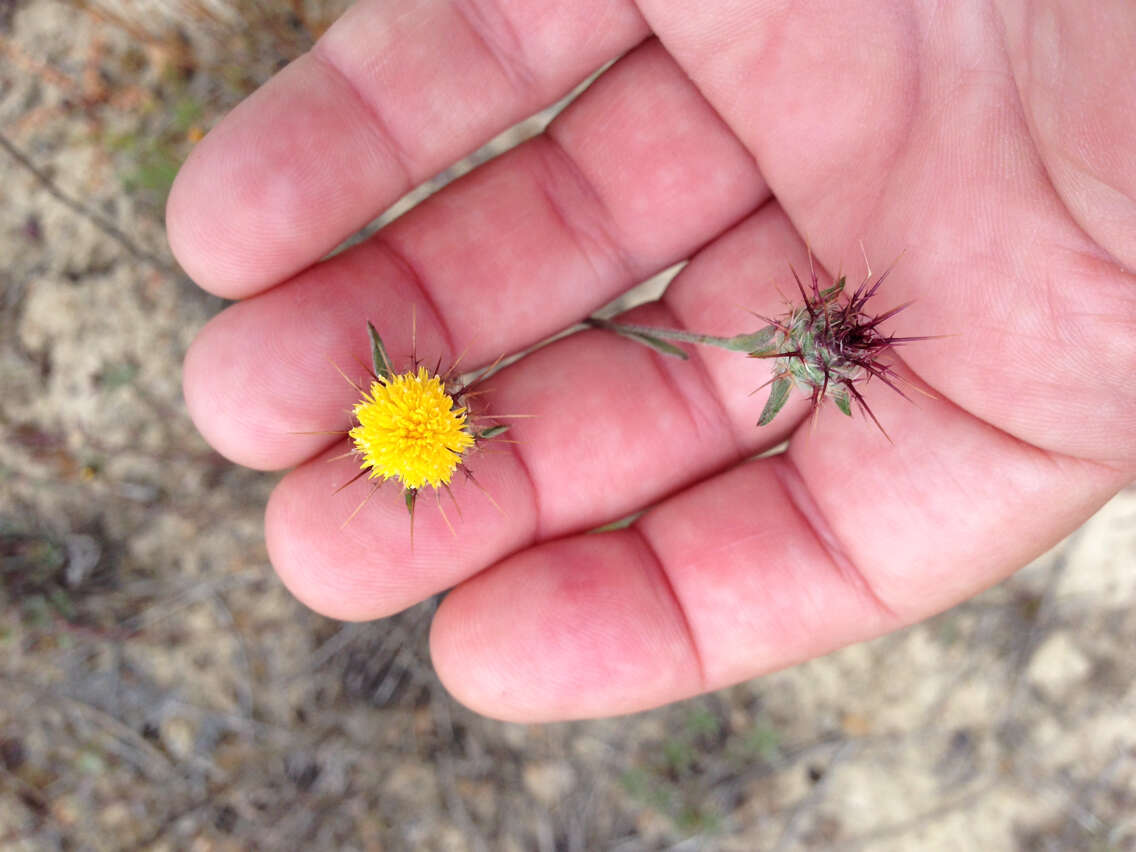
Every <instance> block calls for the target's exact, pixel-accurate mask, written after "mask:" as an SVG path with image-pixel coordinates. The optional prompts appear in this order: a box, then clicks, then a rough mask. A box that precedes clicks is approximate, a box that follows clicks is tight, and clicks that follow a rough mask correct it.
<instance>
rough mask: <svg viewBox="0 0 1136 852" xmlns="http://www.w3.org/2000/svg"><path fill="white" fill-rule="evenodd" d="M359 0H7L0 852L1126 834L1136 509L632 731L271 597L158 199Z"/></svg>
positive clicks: (2, 89)
mask: <svg viewBox="0 0 1136 852" xmlns="http://www.w3.org/2000/svg"><path fill="white" fill-rule="evenodd" d="M343 5H344V4H343V2H341V0H307V2H305V0H292V2H284V3H275V4H270V3H266V2H261V0H165V2H161V1H160V0H149V2H148V1H147V0H74V2H66V1H65V0H0V849H4V850H8V849H12V850H23V849H27V850H56V849H58V850H64V849H66V850H86V849H92V850H121V849H139V850H142V849H146V850H151V849H152V850H160V849H192V850H214V849H216V850H228V849H234V850H235V849H359V850H380V849H382V850H401V849H415V850H418V849H426V850H430V849H439V850H442V849H445V850H466V849H469V850H497V849H504V850H530V849H531V850H542V852H543V850H548V851H549V852H552V850H594V849H605V850H606V849H612V850H627V852H632V850H655V849H710V850H718V849H721V850H759V849H770V850H796V849H840V850H849V849H873V850H875V849H880V850H890V849H895V850H908V849H921V850H923V849H951V850H953V849H966V850H970V849H983V850H998V849H1023V850H1049V849H1053V850H1070V849H1077V850H1081V849H1086V850H1102V852H1103V850H1130V849H1136V817H1134V814H1136V687H1134V682H1136V677H1134V675H1136V662H1134V656H1133V653H1132V649H1133V648H1136V607H1134V606H1133V603H1134V601H1136V571H1133V570H1132V567H1133V565H1136V494H1134V493H1133V491H1132V490H1131V489H1130V490H1129V491H1127V492H1125V493H1123V494H1121V495H1120V496H1119V497H1117V498H1116V499H1115V500H1114V501H1113V502H1112V503H1111V504H1109V506H1107V507H1106V508H1105V509H1104V510H1103V511H1102V512H1101V513H1100V514H1098V516H1097V517H1095V518H1094V519H1093V520H1092V521H1091V522H1090V523H1089V524H1088V525H1086V527H1084V528H1083V529H1082V530H1081V531H1079V532H1078V533H1077V534H1075V535H1074V536H1073V537H1072V538H1071V539H1070V540H1069V541H1068V542H1066V543H1064V544H1063V545H1062V546H1060V547H1059V548H1057V549H1056V550H1055V551H1054V552H1052V553H1050V554H1048V555H1047V556H1046V557H1045V558H1043V559H1041V560H1039V561H1038V562H1037V563H1036V564H1034V565H1032V566H1030V567H1029V568H1028V569H1026V570H1025V571H1023V572H1021V573H1020V574H1019V575H1017V576H1016V577H1015V578H1013V579H1012V580H1011V581H1009V582H1007V583H1006V584H1003V585H1002V586H1001V587H999V588H997V589H994V590H992V591H991V592H989V593H987V594H985V595H983V596H981V597H980V598H978V599H976V600H974V601H972V602H970V603H967V604H965V605H963V606H961V607H959V608H957V609H955V610H953V611H951V612H949V613H946V614H944V615H942V616H940V617H939V618H937V619H934V620H933V621H931V622H929V623H928V624H925V625H921V626H919V627H916V628H913V629H911V630H908V631H905V632H903V633H901V634H898V635H895V636H891V637H886V638H884V639H881V640H878V641H876V642H873V643H869V644H866V645H861V646H857V647H854V648H850V649H847V650H845V651H843V652H841V653H838V654H834V655H831V656H830V657H827V658H825V659H822V660H817V661H813V662H811V663H809V664H807V665H804V666H800V667H797V668H795V669H793V670H791V671H787V672H781V673H778V674H774V675H771V676H768V677H766V678H762V679H759V680H755V681H753V682H751V683H747V684H742V685H739V686H737V687H734V688H732V689H728V690H724V691H722V692H719V693H717V694H714V695H710V696H706V697H704V698H701V699H697V700H692V701H688V702H685V703H682V704H679V705H675V706H672V707H668V708H663V709H660V710H658V711H654V712H651V713H644V714H640V715H637V716H634V717H630V718H628V719H618V720H605V721H596V722H581V723H572V724H560V725H546V726H520V725H508V724H502V723H496V722H492V721H488V720H485V719H482V718H480V717H477V716H475V715H474V714H471V713H469V712H468V711H466V710H465V709H463V708H462V707H460V706H459V705H457V704H455V703H454V702H453V701H452V700H451V699H450V698H449V697H448V695H447V694H446V693H445V691H444V690H443V689H442V688H441V687H440V686H439V684H438V682H437V681H436V679H435V677H434V675H433V673H432V671H431V669H430V665H429V660H428V656H427V653H426V648H425V637H426V631H427V628H428V625H429V620H430V617H431V614H432V611H433V607H434V606H435V602H433V601H429V602H426V603H424V604H422V605H420V606H418V607H416V608H414V609H412V610H410V611H408V612H405V613H403V614H401V615H399V616H397V617H394V618H391V619H386V620H384V621H382V622H377V623H373V624H360V625H342V624H338V623H335V622H332V621H329V620H327V619H324V618H320V617H318V616H316V615H313V614H311V613H309V612H307V611H306V610H305V609H304V608H303V607H301V606H300V605H298V604H297V603H295V602H294V601H293V600H292V599H291V598H290V597H289V595H288V594H287V593H286V592H285V591H284V590H283V589H282V588H281V586H280V585H279V583H278V582H277V580H276V579H275V577H274V576H273V574H272V571H271V569H270V567H269V566H268V563H267V558H266V555H265V551H264V545H263V540H262V528H261V515H262V510H263V505H264V501H265V499H266V497H267V494H268V492H269V490H270V489H271V486H272V483H273V477H271V476H268V475H264V474H259V473H255V472H251V471H247V470H242V469H239V468H236V467H234V466H232V465H230V464H229V463H227V462H226V461H224V460H223V459H222V458H220V457H219V456H217V455H216V454H215V453H213V452H212V451H211V450H210V449H209V448H208V447H207V446H206V445H205V444H204V443H203V442H202V441H201V439H200V438H199V437H198V436H197V435H196V433H195V432H194V430H193V428H192V426H191V425H190V423H189V422H188V420H187V418H186V415H185V411H184V407H183V404H182V401H181V395H180V376H179V372H180V363H181V360H182V357H183V355H184V353H185V349H186V347H187V345H188V343H189V341H190V340H191V339H192V337H193V334H194V332H195V331H196V329H198V328H199V327H200V326H201V325H202V324H203V323H204V322H205V321H206V320H207V319H208V317H209V316H211V315H212V314H213V313H215V312H216V311H218V310H219V309H220V308H221V307H222V303H221V302H220V300H218V299H216V298H213V297H211V296H208V295H206V294H204V293H202V292H201V291H199V290H197V289H196V288H195V287H194V286H193V285H192V283H191V282H190V281H188V280H187V279H186V277H185V276H184V275H183V274H182V273H181V272H180V271H179V270H178V269H177V266H176V264H175V262H174V261H173V259H172V257H171V256H170V254H169V252H168V249H167V247H166V244H165V237H164V230H163V223H162V211H163V204H164V201H165V197H166V195H167V193H168V192H169V189H170V185H171V182H172V180H173V177H174V175H175V174H176V172H177V169H178V166H179V164H180V163H181V162H182V160H183V159H184V158H185V156H186V155H187V153H188V152H189V150H190V149H191V148H192V146H193V145H194V144H195V143H196V142H197V141H198V140H199V139H201V138H202V136H203V135H204V134H205V133H206V132H208V130H209V128H210V127H211V126H212V125H213V124H215V123H216V122H217V120H218V119H219V117H220V116H222V115H223V114H224V113H225V112H226V111H227V110H228V109H230V108H231V107H232V106H233V105H235V104H236V103H237V102H238V101H239V100H240V99H241V98H243V97H244V96H245V95H247V94H248V93H249V92H251V91H252V90H253V89H255V88H256V87H257V86H258V85H259V84H260V83H262V82H263V81H264V80H266V79H267V78H268V77H269V76H271V74H273V73H274V72H275V71H276V70H278V69H279V68H280V67H282V66H283V65H284V64H285V63H287V62H288V61H289V60H290V59H292V58H294V57H296V56H297V55H299V54H300V53H302V52H303V51H305V50H306V49H308V48H309V47H310V46H311V44H312V43H313V41H314V40H315V39H316V38H318V37H319V35H320V33H321V32H322V31H323V30H324V29H326V27H327V26H328V25H329V24H330V22H331V21H332V20H334V18H335V16H336V15H337V14H338V13H339V12H340V11H341V9H342V6H343ZM547 118H548V115H547V114H545V115H542V116H537V117H534V118H533V119H532V120H530V121H529V122H526V123H525V124H524V125H522V126H521V127H519V128H517V129H515V130H513V131H511V132H510V133H508V134H505V135H504V136H502V137H501V138H499V139H498V140H495V142H494V143H493V144H492V145H490V146H488V147H487V148H486V149H485V150H483V151H481V152H478V154H476V155H474V156H473V157H471V158H470V159H469V160H467V161H466V162H464V163H462V164H459V165H458V166H456V167H455V168H454V169H451V170H449V171H448V172H446V173H445V174H442V175H439V176H438V177H437V178H436V179H435V180H433V181H431V182H430V183H429V184H428V185H426V186H424V187H422V188H420V189H419V190H417V191H416V192H415V193H414V194H412V196H410V197H409V198H408V199H405V200H404V201H402V202H400V204H399V205H398V206H396V208H395V209H394V210H392V211H388V213H387V214H386V217H387V218H389V217H390V216H393V215H397V213H399V212H400V211H402V210H405V209H406V208H407V207H408V206H410V205H412V204H413V203H415V202H416V201H417V200H419V199H420V198H421V197H423V196H424V195H426V194H428V193H429V192H431V191H433V190H434V189H436V188H437V187H439V186H441V185H442V184H444V183H445V182H447V181H448V180H450V179H452V178H453V177H455V176H456V175H458V174H460V173H461V172H462V171H463V170H465V169H468V168H470V167H473V166H475V165H476V164H477V163H479V162H481V161H483V160H485V159H487V158H488V157H490V156H493V155H494V154H496V153H499V152H500V150H502V149H504V148H505V147H507V146H508V145H510V144H513V143H515V142H516V141H518V140H519V139H521V138H523V137H525V136H527V135H531V134H532V133H534V132H539V129H540V127H541V126H542V123H543V122H544V121H546V120H547ZM376 224H378V223H376Z"/></svg>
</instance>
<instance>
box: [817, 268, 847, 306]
mask: <svg viewBox="0 0 1136 852" xmlns="http://www.w3.org/2000/svg"><path fill="white" fill-rule="evenodd" d="M844 284H845V276H843V275H841V276H840V277H839V278H837V279H836V283H835V284H833V285H832V286H831V287H829V288H828V289H827V290H821V292H820V297H821V298H822V299H823V300H824V301H826V302H827V301H829V300H830V299H832V298H833V297H835V296H837V295H839V293H840V292H841V291H842V290H843V289H844Z"/></svg>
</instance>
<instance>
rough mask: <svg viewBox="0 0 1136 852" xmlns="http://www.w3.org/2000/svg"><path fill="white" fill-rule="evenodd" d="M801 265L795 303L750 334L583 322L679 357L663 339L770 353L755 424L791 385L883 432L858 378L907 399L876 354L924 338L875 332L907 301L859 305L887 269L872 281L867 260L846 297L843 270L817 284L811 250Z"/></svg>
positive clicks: (771, 414) (777, 407) (773, 411)
mask: <svg viewBox="0 0 1136 852" xmlns="http://www.w3.org/2000/svg"><path fill="white" fill-rule="evenodd" d="M809 270H810V277H811V286H810V287H809V288H808V289H807V290H806V288H805V286H804V285H803V284H802V283H801V279H800V277H799V276H798V275H797V272H796V270H794V269H793V268H792V267H790V271H791V272H792V273H793V279H794V280H795V281H796V284H797V290H798V292H799V293H800V296H801V303H800V304H795V305H791V306H790V308H789V310H788V312H787V313H785V314H784V315H783V316H781V317H779V318H777V319H770V318H768V317H762V316H758V319H761V320H764V321H765V322H766V323H767V325H766V326H764V327H763V328H761V329H759V330H758V331H756V332H753V333H752V334H739V335H737V336H735V337H714V336H712V335H706V334H697V333H695V332H689V331H682V330H679V329H667V328H652V327H648V326H640V325H630V324H623V323H615V322H609V321H607V320H595V319H593V320H591V324H592V325H594V326H597V327H599V328H606V329H608V330H610V331H614V332H617V333H619V334H622V335H624V336H626V337H630V338H632V339H634V340H637V341H639V342H640V343H644V344H646V345H648V346H651V347H652V348H654V349H657V350H659V351H661V352H664V353H666V354H668V355H675V356H677V357H680V358H686V357H687V356H686V353H685V352H684V351H683V350H682V349H680V348H679V347H677V346H675V345H674V344H673V343H670V342H669V341H680V342H685V343H699V344H704V345H708V346H718V347H720V348H723V349H729V350H732V351H735V352H744V353H745V354H747V355H748V356H749V357H750V358H762V359H770V360H772V361H773V376H772V378H770V379H769V381H767V382H766V383H765V384H763V385H761V386H759V387H758V388H757V390H761V388H764V387H767V386H770V385H772V388H771V389H770V393H769V398H768V400H767V401H766V404H765V408H764V409H763V410H762V412H761V416H760V417H759V418H758V421H757V425H758V426H765V425H766V424H768V423H771V422H772V421H773V419H774V418H775V417H776V416H777V414H778V413H779V412H780V411H781V409H782V408H783V407H784V406H785V403H786V401H788V399H789V394H790V392H791V391H792V389H793V388H794V387H795V388H797V389H798V390H800V391H802V392H804V393H806V394H808V395H809V397H810V400H811V402H812V406H813V411H814V414H815V413H816V412H817V411H818V410H819V408H820V406H821V405H822V403H823V402H824V401H825V400H826V399H831V400H832V401H833V402H834V403H835V404H836V407H837V408H838V409H840V411H841V412H843V413H844V414H846V415H848V416H849V417H851V416H852V404H853V403H855V404H856V406H857V407H858V408H859V409H860V410H861V411H863V412H864V413H865V414H866V415H867V416H868V417H869V418H871V420H872V422H873V423H875V424H876V426H877V427H878V428H879V430H880V431H881V432H883V434H884V437H887V432H886V431H884V428H883V426H882V425H881V424H880V421H879V420H877V419H876V416H875V414H873V413H872V410H871V409H870V408H869V407H868V403H867V402H866V401H865V399H864V396H863V394H862V393H861V392H860V390H859V387H858V385H860V384H861V383H863V382H866V381H868V380H869V379H872V378H877V379H879V380H880V381H882V382H883V383H884V384H886V385H887V386H888V387H890V388H891V389H892V390H894V391H895V392H896V393H898V394H899V395H900V396H902V397H903V398H904V399H908V397H907V395H906V394H905V393H904V392H903V391H902V390H901V389H900V387H899V386H898V384H897V383H898V382H900V381H903V379H902V378H901V377H900V375H899V374H898V373H897V372H896V371H895V369H894V368H893V367H891V366H890V365H888V364H886V363H885V362H884V361H883V360H882V356H883V355H884V354H885V353H886V352H887V351H888V350H890V349H892V348H893V347H895V346H898V345H900V344H904V343H910V342H912V341H915V340H926V339H928V338H925V337H895V336H889V335H885V334H883V333H882V332H881V331H880V325H881V324H882V323H883V322H884V321H885V320H888V319H890V318H891V317H893V316H895V315H896V314H898V313H899V312H900V311H902V310H903V309H904V308H906V307H907V306H908V305H909V304H910V302H908V303H906V304H903V305H899V306H898V307H895V308H892V309H891V310H889V311H886V312H884V313H882V314H878V315H876V316H872V315H869V314H868V313H866V312H865V307H866V306H867V303H868V300H869V299H871V298H872V297H873V296H874V295H875V294H876V292H877V291H878V290H879V288H880V285H881V284H883V282H884V280H885V279H886V278H887V276H888V272H890V270H889V271H888V272H884V273H883V274H882V275H881V276H880V277H879V278H878V279H877V280H876V281H875V282H874V283H873V282H872V280H871V279H872V272H871V268H870V267H869V269H868V274H867V276H866V277H865V278H864V281H863V282H862V283H861V284H860V286H859V287H857V288H856V290H855V292H853V293H852V295H851V296H848V295H847V294H846V293H845V292H844V290H845V284H846V281H845V277H844V276H843V275H842V276H840V277H839V278H838V279H837V281H836V283H835V284H833V285H832V286H831V287H828V288H827V289H824V290H822V289H821V287H820V283H819V281H818V279H817V274H816V269H815V268H814V267H813V265H812V257H811V255H810V257H809ZM889 440H890V438H889Z"/></svg>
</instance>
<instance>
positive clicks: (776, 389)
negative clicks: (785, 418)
mask: <svg viewBox="0 0 1136 852" xmlns="http://www.w3.org/2000/svg"><path fill="white" fill-rule="evenodd" d="M790 390H791V384H790V382H789V380H788V379H778V380H777V381H775V382H774V383H773V388H772V389H771V390H770V391H769V399H768V400H767V401H766V403H765V408H764V409H763V410H762V412H761V417H760V418H759V419H758V421H757V425H758V426H765V425H766V424H768V423H771V422H772V421H773V418H774V417H776V416H777V412H779V411H780V410H781V409H782V408H784V406H785V402H786V400H788V399H789V391H790Z"/></svg>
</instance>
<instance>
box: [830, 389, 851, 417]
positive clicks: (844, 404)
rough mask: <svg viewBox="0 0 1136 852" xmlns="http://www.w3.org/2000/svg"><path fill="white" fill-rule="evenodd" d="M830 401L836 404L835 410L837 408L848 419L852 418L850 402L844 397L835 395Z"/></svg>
mask: <svg viewBox="0 0 1136 852" xmlns="http://www.w3.org/2000/svg"><path fill="white" fill-rule="evenodd" d="M832 399H833V401H834V402H835V403H836V407H837V408H839V409H840V410H841V411H843V412H844V413H845V414H847V415H848V416H849V417H851V416H852V401H851V400H849V399H848V397H847V396H846V395H844V394H836V395H835V396H833V398H832Z"/></svg>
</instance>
